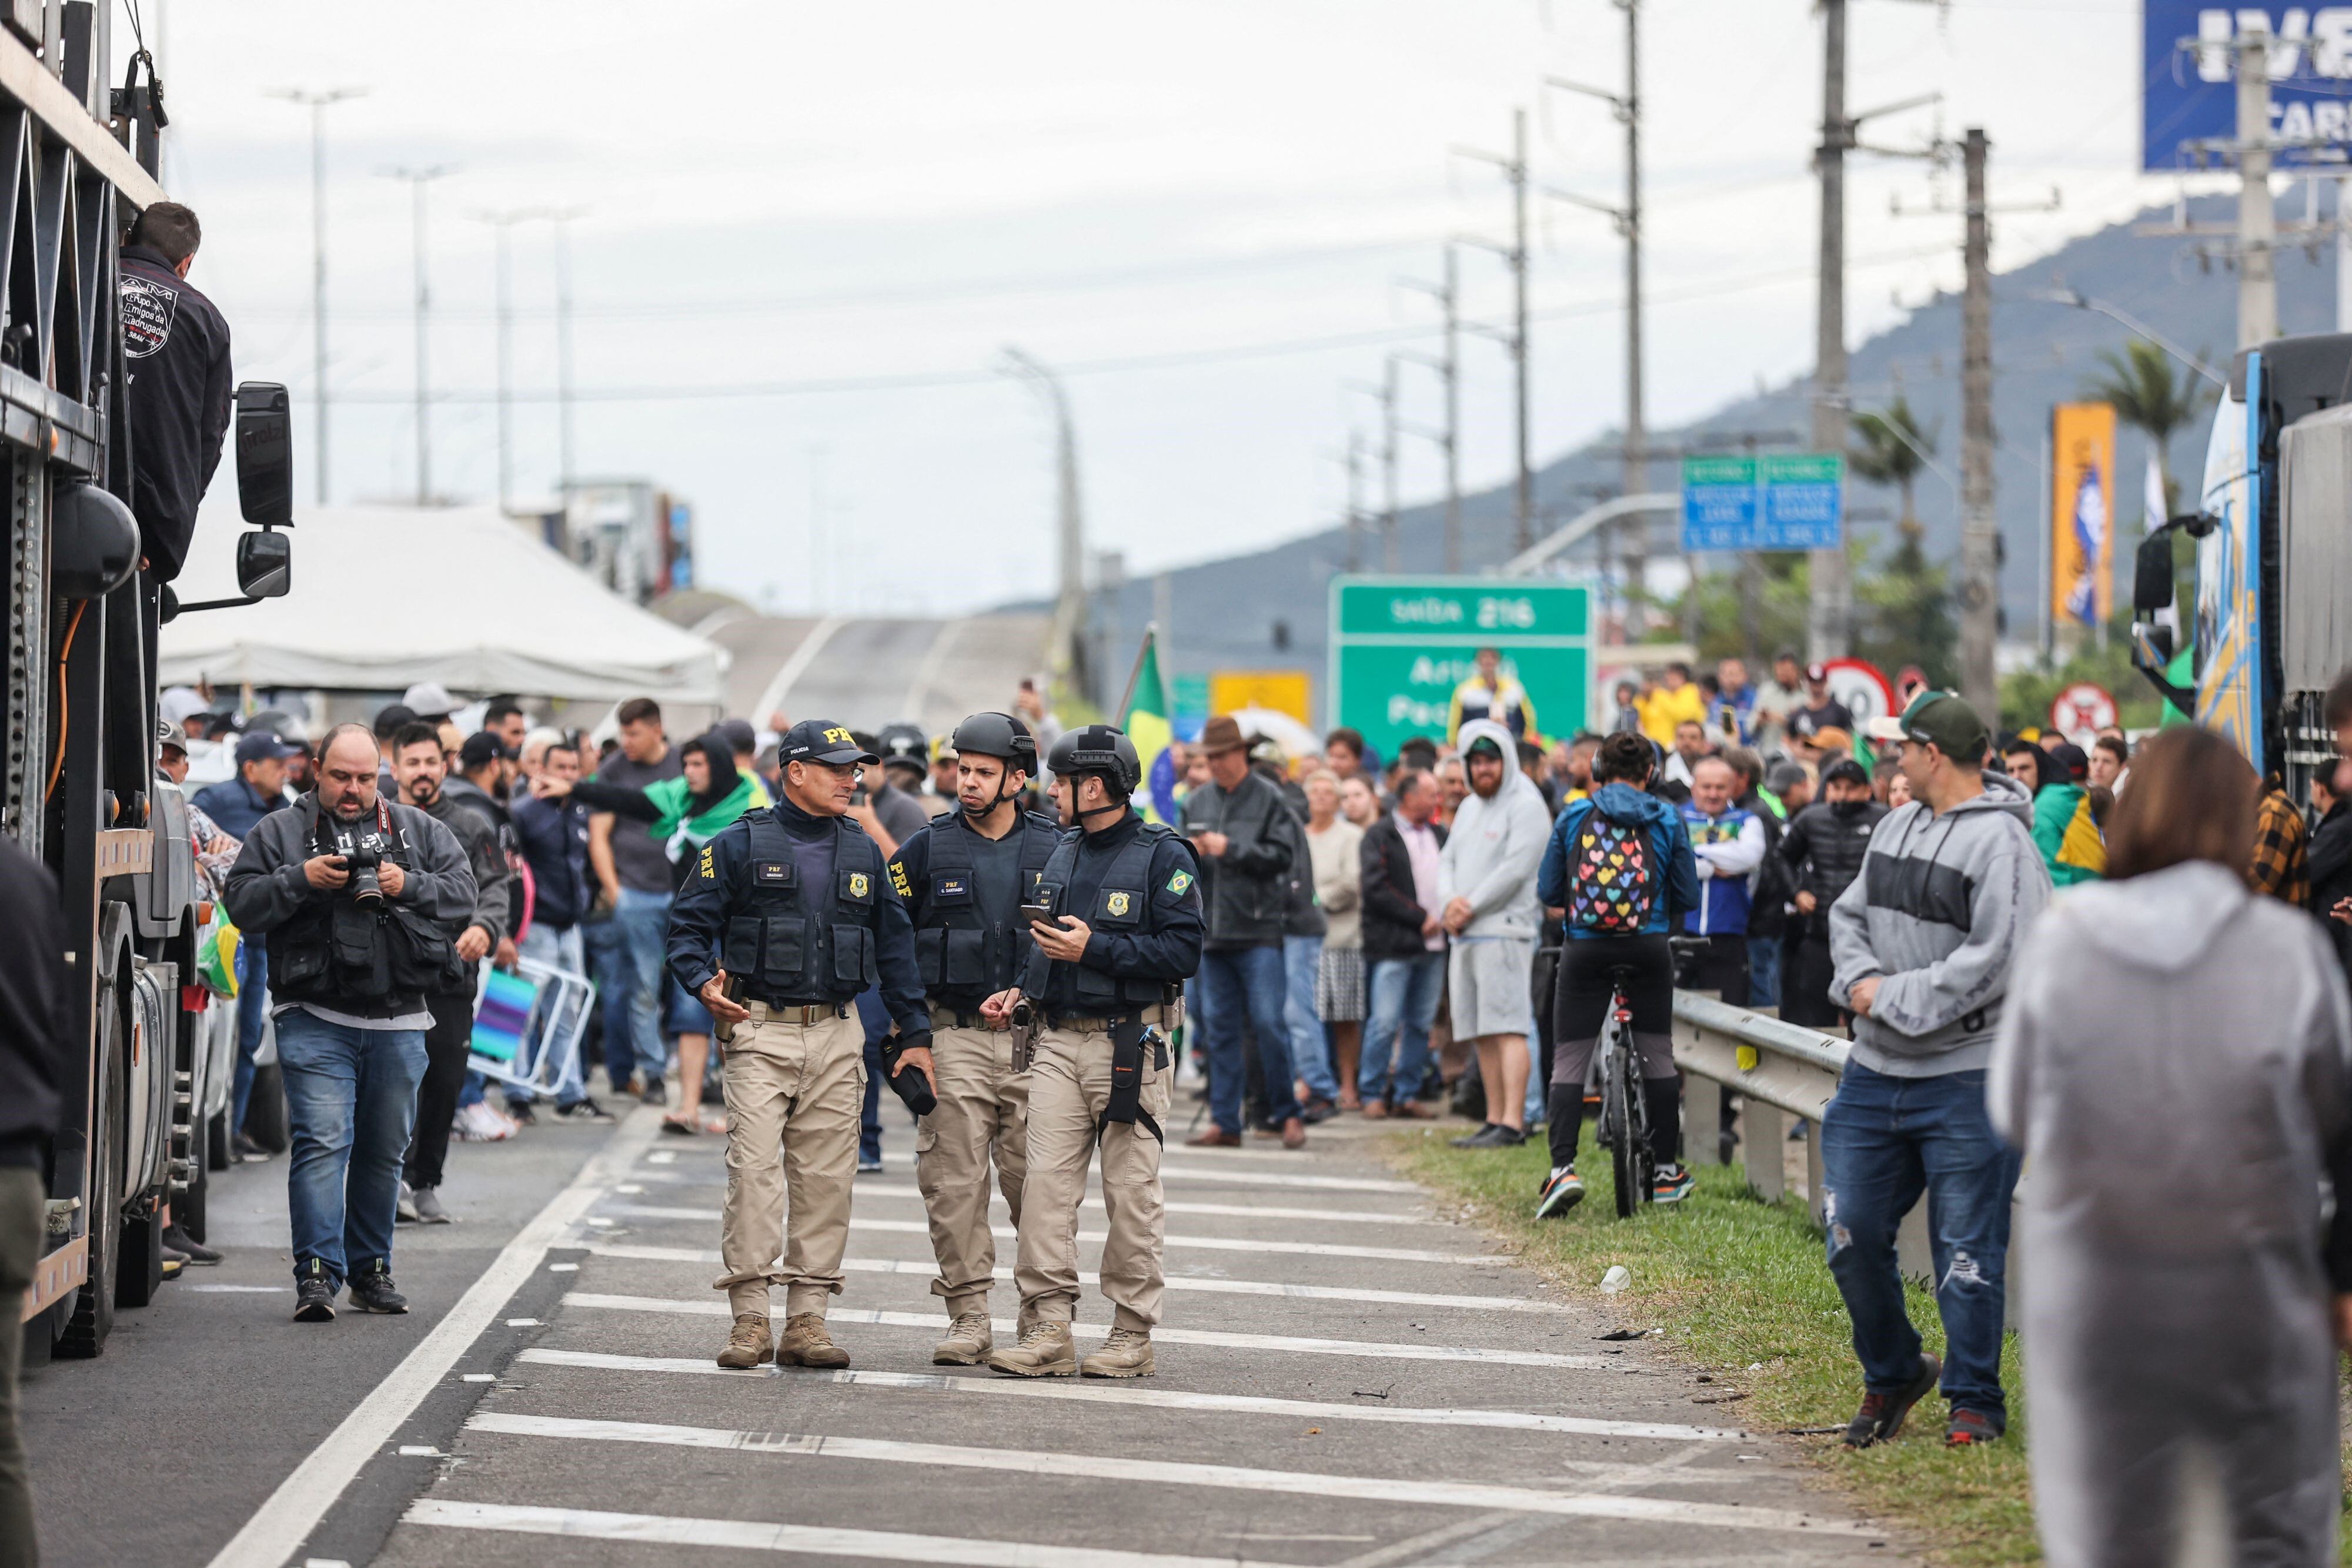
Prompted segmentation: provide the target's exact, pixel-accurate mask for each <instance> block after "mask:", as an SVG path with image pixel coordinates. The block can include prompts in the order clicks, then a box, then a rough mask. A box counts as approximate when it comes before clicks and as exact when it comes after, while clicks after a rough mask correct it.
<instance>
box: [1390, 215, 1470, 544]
mask: <svg viewBox="0 0 2352 1568" xmlns="http://www.w3.org/2000/svg"><path fill="white" fill-rule="evenodd" d="M1459 270H1460V269H1459V267H1458V265H1457V261H1456V256H1455V253H1454V247H1453V246H1450V245H1449V246H1446V247H1445V281H1444V283H1443V284H1428V283H1422V282H1419V281H1416V280H1415V279H1412V278H1410V277H1408V278H1404V279H1402V280H1401V281H1402V282H1403V284H1404V286H1405V287H1407V288H1417V289H1419V290H1421V291H1422V292H1423V293H1424V294H1428V295H1432V296H1433V297H1434V298H1436V300H1437V302H1438V305H1439V307H1440V308H1443V309H1444V312H1445V351H1444V354H1443V355H1442V356H1440V357H1439V358H1437V359H1434V360H1432V359H1429V358H1427V357H1426V356H1424V355H1421V354H1405V355H1402V356H1401V357H1402V358H1404V359H1408V360H1411V361H1413V362H1414V363H1415V364H1422V365H1427V366H1429V367H1431V368H1432V369H1433V370H1434V371H1436V372H1437V375H1438V379H1439V381H1440V382H1443V383H1444V387H1445V428H1444V430H1443V431H1442V432H1437V433H1430V432H1422V434H1427V435H1429V436H1430V438H1431V439H1432V440H1433V441H1435V442H1436V443H1437V448H1438V451H1439V452H1440V453H1441V454H1443V455H1444V458H1445V570H1446V572H1447V573H1448V574H1449V575H1451V574H1453V573H1455V572H1458V571H1460V570H1462V352H1461V333H1462V292H1461V283H1460V277H1459Z"/></svg>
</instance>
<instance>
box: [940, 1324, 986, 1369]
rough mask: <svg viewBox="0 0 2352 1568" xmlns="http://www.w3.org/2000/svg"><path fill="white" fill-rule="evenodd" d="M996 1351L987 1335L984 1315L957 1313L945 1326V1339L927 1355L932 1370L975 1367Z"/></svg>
mask: <svg viewBox="0 0 2352 1568" xmlns="http://www.w3.org/2000/svg"><path fill="white" fill-rule="evenodd" d="M994 1348H996V1340H995V1336H993V1335H992V1334H991V1333H989V1332H988V1314H987V1313H986V1312H958V1313H957V1314H956V1315H955V1316H954V1318H953V1319H951V1320H950V1322H949V1323H948V1337H947V1338H945V1339H943V1340H941V1341H940V1347H939V1348H938V1349H937V1350H935V1351H933V1352H931V1364H932V1365H933V1366H978V1365H979V1364H981V1361H982V1358H984V1357H985V1356H986V1355H987V1354H988V1353H989V1352H990V1351H992V1350H993V1349H994Z"/></svg>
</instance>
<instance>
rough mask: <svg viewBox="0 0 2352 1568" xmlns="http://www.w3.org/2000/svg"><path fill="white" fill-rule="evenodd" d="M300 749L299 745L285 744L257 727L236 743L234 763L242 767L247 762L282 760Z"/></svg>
mask: <svg viewBox="0 0 2352 1568" xmlns="http://www.w3.org/2000/svg"><path fill="white" fill-rule="evenodd" d="M301 750H302V748H301V747H299V746H289V745H287V744H286V743H285V742H284V741H282V740H280V739H278V737H276V736H274V735H272V734H270V733H269V731H268V730H266V729H257V730H254V731H253V732H251V733H250V734H248V735H247V736H246V737H245V738H244V739H242V740H240V741H238V742H237V743H236V765H237V766H238V767H239V768H242V767H244V766H245V765H246V764H247V763H248V762H282V761H284V760H285V759H286V758H289V757H295V756H299V755H300V753H301Z"/></svg>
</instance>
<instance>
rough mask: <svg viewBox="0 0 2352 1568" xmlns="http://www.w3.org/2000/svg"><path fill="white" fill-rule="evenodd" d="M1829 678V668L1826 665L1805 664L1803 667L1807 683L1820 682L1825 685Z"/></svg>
mask: <svg viewBox="0 0 2352 1568" xmlns="http://www.w3.org/2000/svg"><path fill="white" fill-rule="evenodd" d="M1829 678H1830V667H1829V666H1828V665H1827V664H1807V665H1806V666H1805V679H1807V680H1809V681H1821V682H1823V683H1826V682H1827V681H1828V680H1829Z"/></svg>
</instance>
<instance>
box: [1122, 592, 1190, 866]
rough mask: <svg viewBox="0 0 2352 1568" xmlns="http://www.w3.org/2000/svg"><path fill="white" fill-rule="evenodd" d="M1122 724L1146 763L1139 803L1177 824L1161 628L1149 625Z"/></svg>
mask: <svg viewBox="0 0 2352 1568" xmlns="http://www.w3.org/2000/svg"><path fill="white" fill-rule="evenodd" d="M1118 727H1119V728H1121V729H1123V730H1125V731H1127V737H1128V738H1129V740H1132V741H1133V742H1135V755H1136V757H1137V758H1139V760H1140V761H1141V762H1142V764H1143V790H1142V797H1143V798H1142V799H1141V800H1139V801H1138V802H1137V804H1138V805H1139V806H1140V807H1142V809H1143V814H1144V815H1145V816H1146V817H1148V818H1150V820H1151V821H1155V822H1163V823H1166V824H1167V825H1168V826H1170V827H1171V828H1172V827H1174V826H1175V825H1176V759H1175V758H1174V757H1173V756H1171V754H1170V752H1169V749H1168V747H1169V744H1170V742H1171V741H1172V740H1174V738H1175V736H1174V734H1173V732H1172V731H1171V730H1170V728H1169V726H1168V686H1167V684H1166V683H1165V682H1163V681H1162V680H1160V629H1159V628H1158V627H1156V626H1152V627H1147V628H1145V629H1144V633H1143V652H1142V653H1140V654H1139V655H1137V657H1136V661H1135V674H1133V675H1132V676H1131V677H1129V680H1128V684H1127V709H1126V711H1125V712H1123V713H1121V714H1120V715H1119V718H1118Z"/></svg>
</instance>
